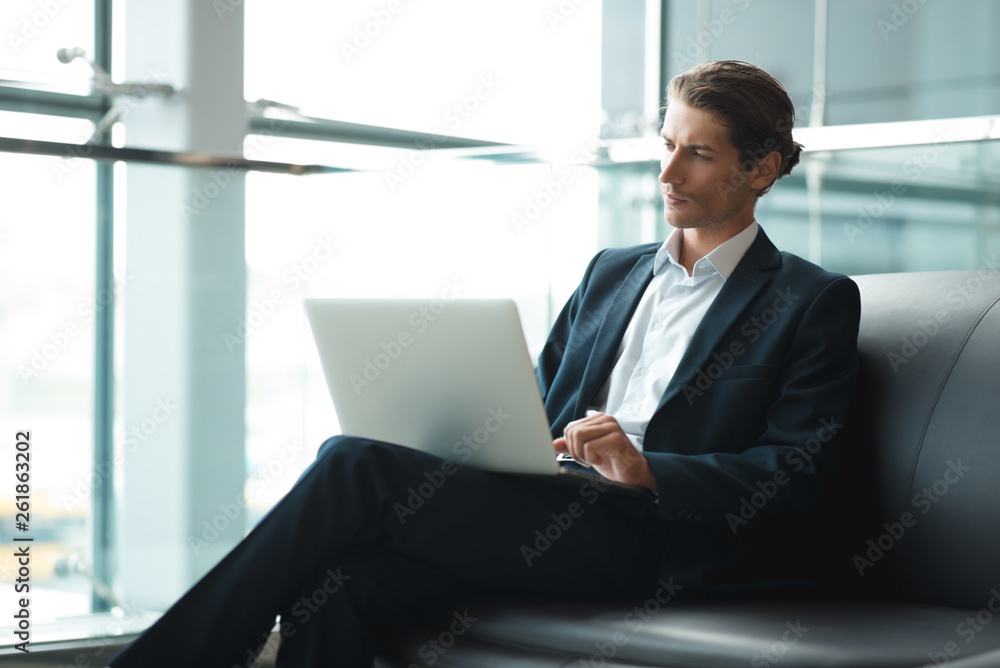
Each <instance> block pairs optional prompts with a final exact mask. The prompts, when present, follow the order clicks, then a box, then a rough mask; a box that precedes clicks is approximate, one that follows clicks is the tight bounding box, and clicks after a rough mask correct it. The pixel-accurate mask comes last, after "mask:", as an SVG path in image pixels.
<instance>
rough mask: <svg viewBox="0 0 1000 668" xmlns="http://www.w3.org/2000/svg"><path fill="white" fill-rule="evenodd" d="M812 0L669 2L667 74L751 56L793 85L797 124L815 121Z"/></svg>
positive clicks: (773, 73) (752, 60)
mask: <svg viewBox="0 0 1000 668" xmlns="http://www.w3.org/2000/svg"><path fill="white" fill-rule="evenodd" d="M813 23H814V13H813V3H812V2H788V0H753V1H752V2H751V0H714V1H710V0H701V1H700V2H669V3H667V35H666V40H667V43H666V47H667V48H666V54H667V59H666V63H665V64H664V66H665V68H666V73H667V77H668V78H669V77H672V76H674V75H676V74H680V73H681V72H683V71H685V70H687V69H688V68H690V67H693V66H694V65H696V64H697V63H699V62H703V61H707V60H728V59H733V60H745V61H748V62H751V63H754V64H756V65H759V66H760V67H762V68H764V69H765V70H766V71H767V72H769V73H770V74H772V75H773V76H774V77H776V78H777V79H778V80H779V81H780V82H781V83H782V84H783V85H784V86H785V88H786V89H787V90H788V95H789V97H791V99H792V103H793V104H795V122H796V124H797V125H807V124H808V123H809V107H810V105H811V104H812V89H813V43H814V40H813V34H814V28H813Z"/></svg>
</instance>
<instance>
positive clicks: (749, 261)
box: [657, 229, 781, 410]
mask: <svg viewBox="0 0 1000 668" xmlns="http://www.w3.org/2000/svg"><path fill="white" fill-rule="evenodd" d="M780 266H781V254H780V253H779V252H778V249H777V248H775V246H774V244H772V243H771V240H770V239H768V238H767V235H766V234H764V230H763V229H760V230H758V232H757V238H756V239H754V242H753V244H751V245H750V248H748V249H747V252H746V254H745V255H744V256H743V259H741V260H740V262H739V264H737V265H736V269H734V270H733V273H732V274H730V276H729V278H728V279H727V280H726V282H725V284H724V285H723V286H722V290H720V291H719V294H718V296H717V297H716V298H715V301H714V302H712V305H711V306H710V307H709V309H708V311H707V312H706V313H705V317H704V318H702V320H701V323H700V324H699V325H698V328H697V329H696V330H695V333H694V338H693V339H692V340H691V345H689V346H688V349H687V351H686V352H685V353H684V357H682V358H681V361H680V364H679V365H678V367H677V371H675V372H674V376H673V378H671V379H670V383H669V384H668V385H667V389H666V390H665V391H664V393H663V397H662V398H661V399H660V403H659V405H658V406H657V410H659V409H661V408H663V406H664V405H665V404H666V403H667V402H668V401H670V400H671V399H673V398H674V397H675V396H676V395H677V393H678V392H680V390H681V388H682V387H683V386H684V385H685V384H690V383H691V382H692V381H693V379H694V377H695V376H696V375H697V373H698V370H699V369H702V368H704V367H705V366H706V365H707V364H708V363H709V361H710V359H709V358H710V355H711V354H712V351H713V350H715V348H716V346H718V344H719V342H720V341H721V339H722V337H723V335H724V334H725V333H726V332H727V331H728V330H729V329H730V328H731V327H732V326H733V324H734V323H735V322H736V319H737V318H739V317H741V313H742V312H743V309H745V308H746V307H747V305H748V304H749V303H750V302H751V301H752V300H753V299H754V298H755V297H756V296H757V295H758V294H759V293H760V291H761V290H763V289H764V287H765V286H766V285H767V284H768V283H770V281H771V277H772V275H773V273H774V272H775V271H776V270H777V269H778V268H779V267H780Z"/></svg>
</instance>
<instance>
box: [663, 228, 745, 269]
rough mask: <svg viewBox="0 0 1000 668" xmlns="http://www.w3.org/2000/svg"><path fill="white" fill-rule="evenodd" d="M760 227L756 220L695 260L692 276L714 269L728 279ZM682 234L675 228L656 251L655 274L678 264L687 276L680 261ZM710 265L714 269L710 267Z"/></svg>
mask: <svg viewBox="0 0 1000 668" xmlns="http://www.w3.org/2000/svg"><path fill="white" fill-rule="evenodd" d="M758 229H760V226H759V225H757V221H756V220H754V221H753V222H752V223H750V224H749V225H747V226H746V227H745V228H744V229H742V230H741V231H740V232H739V233H737V234H735V235H734V236H732V237H730V238H729V239H726V240H725V241H724V242H722V243H721V244H719V245H718V246H716V247H715V248H714V249H712V251H711V252H710V253H709V254H708V255H706V256H705V257H703V258H701V259H700V260H698V261H697V262H695V265H694V268H693V271H692V272H691V274H692V276H695V275H698V274H701V273H705V272H706V271H711V270H712V269H714V270H715V271H717V272H719V275H720V276H722V279H723V280H727V279H728V278H729V276H730V274H732V273H733V270H735V269H736V265H737V264H739V263H740V260H742V259H743V256H744V255H746V252H747V251H748V250H749V249H750V246H751V245H752V244H753V242H754V239H756V238H757V230H758ZM682 234H683V233H682V230H681V229H680V228H677V229H675V230H674V231H673V232H671V233H670V236H669V237H667V239H666V241H664V242H663V245H662V246H660V249H659V250H658V251H656V258H655V260H654V261H653V276H656V275H657V274H659V273H660V272H662V271H663V270H664V269H666V267H667V265H670V264H673V265H676V266H677V267H679V268H680V269H682V270H683V271H684V275H685V276H686V275H687V270H686V269H684V267H683V266H682V265H681V263H680V250H681V239H682V238H683V236H682ZM709 265H711V268H712V269H709Z"/></svg>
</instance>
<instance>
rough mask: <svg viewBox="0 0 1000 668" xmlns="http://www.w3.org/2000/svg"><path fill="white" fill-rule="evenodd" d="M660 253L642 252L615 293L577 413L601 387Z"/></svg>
mask: <svg viewBox="0 0 1000 668" xmlns="http://www.w3.org/2000/svg"><path fill="white" fill-rule="evenodd" d="M655 258H656V253H648V254H646V255H642V256H640V257H639V259H638V260H637V261H636V263H635V265H633V267H632V271H630V272H629V273H628V276H626V277H625V280H624V281H622V284H621V286H620V287H619V288H618V291H617V292H616V293H615V296H614V299H613V300H612V301H611V306H610V308H609V309H608V312H607V314H606V315H605V317H604V322H602V323H601V328H600V329H599V330H598V331H597V340H596V342H595V344H594V350H593V351H592V352H591V353H590V358H589V359H588V360H587V367H586V369H585V370H584V373H583V385H582V387H581V388H580V392H579V394H578V395H577V403H576V413H575V414H576V415H577V416H580V415H583V413H584V411H586V409H587V405H588V402H589V401H590V400H591V399H592V398H593V397H594V395H595V394H597V392H598V391H599V390H600V389H601V386H602V385H603V384H604V381H605V380H606V379H607V377H608V374H609V373H611V366H612V363H613V362H614V359H615V354H616V353H617V352H618V346H619V345H620V344H621V340H622V337H623V336H624V335H625V330H626V329H627V328H628V324H629V322H630V321H631V319H632V314H633V313H634V312H635V309H636V307H637V306H638V305H639V300H640V299H641V298H642V295H643V293H644V292H645V291H646V286H647V285H649V282H650V281H651V280H652V278H653V260H654V259H655Z"/></svg>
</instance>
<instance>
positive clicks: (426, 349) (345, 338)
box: [305, 299, 645, 491]
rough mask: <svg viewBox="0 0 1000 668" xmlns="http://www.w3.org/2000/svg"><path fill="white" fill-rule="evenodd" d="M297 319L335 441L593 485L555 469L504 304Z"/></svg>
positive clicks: (314, 308)
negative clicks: (305, 333) (304, 327)
mask: <svg viewBox="0 0 1000 668" xmlns="http://www.w3.org/2000/svg"><path fill="white" fill-rule="evenodd" d="M305 309H306V314H307V315H308V318H309V324H310V326H311V327H312V332H313V337H314V338H315V340H316V347H317V349H318V351H319V357H320V361H321V362H322V365H323V373H324V375H325V377H326V382H327V386H328V387H329V389H330V395H331V396H332V398H333V403H334V407H335V409H336V411H337V418H338V420H339V421H340V426H341V429H342V431H343V433H345V434H348V435H353V436H362V437H365V438H371V439H375V440H379V441H385V442H388V443H395V444H398V445H404V446H408V447H411V448H415V449H418V450H422V451H424V452H428V453H431V454H434V455H437V456H439V457H442V458H444V459H449V460H452V461H455V462H458V463H460V464H465V465H469V466H475V467H479V468H483V469H487V470H490V471H499V472H507V473H521V474H542V475H554V474H557V473H574V474H576V475H585V476H587V477H588V478H590V479H593V478H592V477H591V476H590V474H587V473H580V472H578V471H573V470H567V469H566V468H565V467H562V466H560V465H559V464H558V463H557V461H556V454H555V451H554V450H553V447H552V436H551V434H550V431H549V423H548V418H547V416H546V414H545V408H544V406H543V403H542V398H541V394H540V392H539V390H538V382H537V380H536V378H535V372H534V369H533V368H532V363H531V359H530V357H529V355H528V349H527V345H526V343H525V340H524V333H523V331H522V329H521V321H520V318H518V314H517V307H516V305H515V304H514V302H513V301H512V300H509V299H496V300H490V299H486V300H471V299H467V300H452V301H444V300H440V299H427V300H413V299H306V300H305ZM560 477H562V476H560ZM600 480H601V482H602V483H605V484H609V485H611V486H614V487H619V486H621V487H626V488H629V489H632V490H642V488H639V487H634V486H632V485H621V484H620V483H614V482H612V481H609V480H606V479H604V478H601V479H600ZM643 491H645V490H643Z"/></svg>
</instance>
